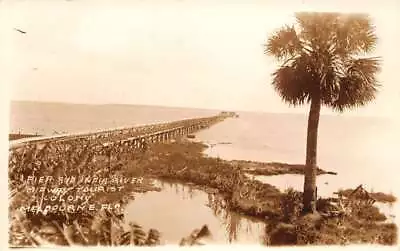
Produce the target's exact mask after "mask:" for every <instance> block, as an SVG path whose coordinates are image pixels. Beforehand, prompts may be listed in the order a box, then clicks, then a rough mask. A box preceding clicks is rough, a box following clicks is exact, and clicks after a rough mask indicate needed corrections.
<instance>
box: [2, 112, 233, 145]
mask: <svg viewBox="0 0 400 251" xmlns="http://www.w3.org/2000/svg"><path fill="white" fill-rule="evenodd" d="M225 118H226V116H221V115H217V116H212V117H204V118H194V119H184V120H179V121H173V122H167V123H156V124H149V125H141V126H134V127H124V128H114V129H108V130H101V131H96V132H84V133H75V134H63V135H53V136H47V137H32V138H24V139H19V140H13V141H11V142H10V146H9V149H10V150H13V149H18V148H21V147H24V146H32V145H35V144H37V145H43V144H46V143H56V142H64V143H79V142H80V141H87V140H89V141H95V142H96V143H98V144H99V143H100V144H102V145H104V146H109V145H114V144H124V145H132V146H133V147H134V148H142V147H143V146H144V144H145V143H144V142H146V143H157V142H165V141H168V140H170V139H173V138H176V137H179V136H183V135H186V134H190V133H194V132H196V131H198V130H201V129H204V128H207V127H209V126H211V125H213V124H215V123H217V122H219V121H222V120H223V119H225Z"/></svg>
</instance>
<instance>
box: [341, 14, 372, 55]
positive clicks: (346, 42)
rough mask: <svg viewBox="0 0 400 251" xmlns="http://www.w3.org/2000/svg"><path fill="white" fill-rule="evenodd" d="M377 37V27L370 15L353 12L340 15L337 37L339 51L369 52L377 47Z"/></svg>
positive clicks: (349, 52) (348, 52) (344, 52)
mask: <svg viewBox="0 0 400 251" xmlns="http://www.w3.org/2000/svg"><path fill="white" fill-rule="evenodd" d="M377 39H378V38H377V36H376V34H375V27H374V26H373V25H372V20H371V18H370V17H369V16H368V15H366V14H351V15H342V16H341V17H340V24H339V25H337V31H336V38H335V41H336V42H337V53H340V54H347V55H351V54H359V53H369V52H371V51H373V50H374V49H375V46H376V43H377Z"/></svg>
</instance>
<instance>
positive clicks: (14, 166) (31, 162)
mask: <svg viewBox="0 0 400 251" xmlns="http://www.w3.org/2000/svg"><path fill="white" fill-rule="evenodd" d="M226 117H227V116H223V115H217V116H212V117H205V118H196V119H185V120H179V121H173V122H169V123H158V124H150V125H144V126H137V127H130V128H129V127H126V128H117V129H111V130H103V131H97V132H90V133H77V134H64V135H56V136H49V137H34V138H25V139H20V140H13V141H11V142H10V147H9V165H8V171H9V179H11V180H12V181H13V182H14V181H17V180H18V177H20V176H21V175H22V176H27V175H35V174H38V173H41V174H43V173H46V174H52V175H53V174H54V173H57V172H61V173H64V174H65V175H67V174H71V173H72V174H77V175H79V174H81V173H82V172H84V171H83V169H87V170H92V169H93V171H95V172H97V171H98V170H97V169H96V168H94V166H96V165H97V164H96V163H98V161H99V160H100V161H104V157H106V158H107V159H108V164H107V166H108V167H107V169H108V170H110V171H111V170H112V167H113V166H114V164H115V165H117V164H116V163H118V160H121V159H123V158H126V156H128V155H131V156H132V157H134V156H137V155H136V154H137V153H138V154H139V155H141V154H142V153H143V150H145V149H147V148H148V146H149V145H151V144H154V143H162V142H167V141H170V140H172V139H175V138H179V137H182V136H184V135H187V134H191V133H195V132H196V131H199V130H201V129H205V128H208V127H210V126H212V125H213V124H215V123H218V122H220V121H222V120H224V119H225V118H226ZM101 159H103V160H101ZM113 160H117V161H113ZM87 170H86V171H87ZM13 182H12V183H13Z"/></svg>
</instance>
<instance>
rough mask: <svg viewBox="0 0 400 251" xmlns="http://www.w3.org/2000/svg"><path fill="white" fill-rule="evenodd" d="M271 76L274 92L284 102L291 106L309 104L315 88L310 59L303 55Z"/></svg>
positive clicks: (313, 71) (314, 75)
mask: <svg viewBox="0 0 400 251" xmlns="http://www.w3.org/2000/svg"><path fill="white" fill-rule="evenodd" d="M272 76H273V81H272V85H273V86H274V88H275V90H276V91H277V92H278V94H279V95H280V96H281V98H282V100H283V101H284V102H286V103H289V104H291V105H295V106H296V105H302V104H304V103H306V102H309V100H310V98H311V96H310V95H311V94H312V93H313V89H314V88H317V86H316V84H315V82H316V78H315V77H316V74H315V69H314V66H313V64H312V61H311V58H310V57H309V56H307V55H305V54H303V55H302V56H300V57H298V58H296V59H295V60H293V61H292V62H291V63H290V64H289V65H286V66H282V67H280V68H279V69H278V70H277V71H275V72H274V73H273V74H272Z"/></svg>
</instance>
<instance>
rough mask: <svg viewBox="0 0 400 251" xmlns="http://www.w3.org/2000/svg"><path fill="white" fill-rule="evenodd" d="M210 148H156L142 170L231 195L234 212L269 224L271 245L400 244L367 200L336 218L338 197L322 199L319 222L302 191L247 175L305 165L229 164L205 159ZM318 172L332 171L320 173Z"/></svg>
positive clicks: (296, 170)
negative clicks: (304, 208) (306, 211)
mask: <svg viewBox="0 0 400 251" xmlns="http://www.w3.org/2000/svg"><path fill="white" fill-rule="evenodd" d="M204 148H205V146H204V145H203V144H201V143H193V142H188V141H180V142H176V143H171V144H168V145H156V146H154V147H153V148H152V150H150V151H149V152H147V153H146V155H147V156H146V157H144V159H145V161H144V162H142V165H141V168H143V173H147V174H149V175H152V176H153V177H156V178H161V179H163V178H164V179H173V180H176V181H179V182H190V183H195V184H198V185H202V186H205V187H212V188H214V189H217V190H218V191H219V192H220V193H222V194H224V195H225V198H226V200H227V201H228V202H229V206H230V210H234V211H237V212H240V213H242V214H245V215H250V216H256V217H259V218H262V219H265V220H266V222H267V223H268V224H269V227H268V228H267V229H266V236H269V237H268V238H269V239H268V240H267V243H268V244H270V245H293V244H298V245H303V244H304V245H306V244H351V243H379V244H385V245H393V244H395V243H397V227H396V225H395V224H392V223H384V221H385V220H386V217H385V215H383V214H382V213H381V212H379V210H378V208H377V207H375V206H373V205H369V204H363V203H362V202H360V203H355V204H351V205H349V206H348V209H349V210H350V212H349V213H347V214H344V215H340V216H331V215H329V214H330V213H331V212H332V211H334V210H336V208H332V205H331V204H330V203H329V202H330V201H334V199H331V198H326V199H319V200H318V211H319V213H320V214H318V215H317V216H315V217H314V218H312V217H311V218H310V216H306V217H304V216H301V215H300V210H301V204H302V194H301V193H300V192H295V191H292V190H290V191H288V192H286V193H281V192H280V191H279V190H278V189H277V188H275V187H274V186H271V185H269V184H265V183H261V182H259V181H256V180H250V179H249V178H247V177H246V176H245V175H244V173H245V172H248V173H253V174H254V173H257V174H262V175H276V174H287V173H292V174H293V173H295V174H301V173H303V170H304V169H303V168H304V166H303V165H290V164H285V163H259V162H253V161H225V160H221V159H218V158H209V157H205V156H204V155H203V154H202V151H203V150H204ZM132 170H134V168H132ZM318 173H319V174H327V173H331V172H326V171H324V170H321V169H319V171H318ZM379 194H380V196H381V197H382V198H384V197H385V196H383V195H382V193H379ZM386 196H388V195H386ZM385 198H387V197H385ZM388 198H390V199H388ZM388 198H387V200H393V198H391V197H388Z"/></svg>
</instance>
